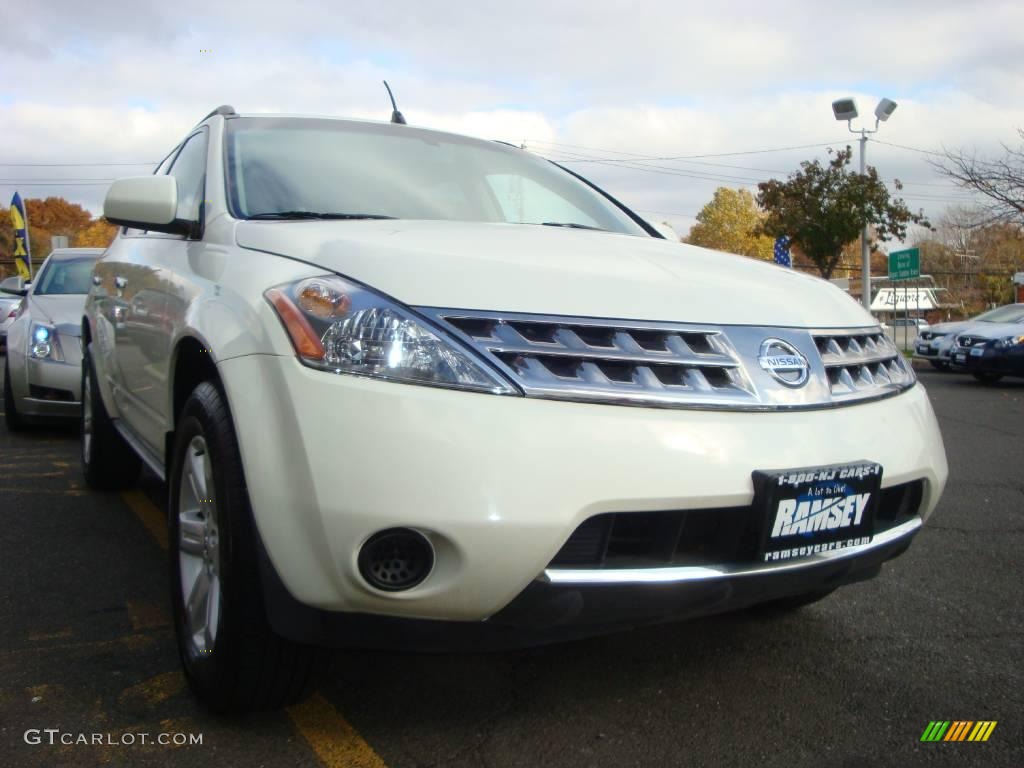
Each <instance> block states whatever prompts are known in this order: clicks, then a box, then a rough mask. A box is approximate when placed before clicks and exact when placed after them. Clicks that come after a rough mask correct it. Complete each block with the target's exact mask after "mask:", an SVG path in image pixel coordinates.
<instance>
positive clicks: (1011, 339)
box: [994, 335, 1024, 349]
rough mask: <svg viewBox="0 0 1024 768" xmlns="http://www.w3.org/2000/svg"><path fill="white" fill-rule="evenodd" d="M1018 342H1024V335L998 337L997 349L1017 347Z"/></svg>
mask: <svg viewBox="0 0 1024 768" xmlns="http://www.w3.org/2000/svg"><path fill="white" fill-rule="evenodd" d="M1018 344H1024V335H1021V336H1005V337H1004V338H1002V339H997V340H996V343H995V344H994V346H995V348H996V349H1009V348H1010V347H1015V346H1017V345H1018Z"/></svg>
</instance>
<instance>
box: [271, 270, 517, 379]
mask: <svg viewBox="0 0 1024 768" xmlns="http://www.w3.org/2000/svg"><path fill="white" fill-rule="evenodd" d="M264 296H265V297H266V299H267V301H269V302H270V305H271V306H272V307H273V308H274V309H275V311H276V312H277V315H278V317H280V319H281V322H282V323H283V324H284V327H285V330H286V331H287V332H288V335H289V337H290V338H291V341H292V345H293V346H294V347H295V352H296V355H297V356H298V358H299V360H300V361H301V362H302V363H303V364H304V365H308V366H309V367H311V368H317V369H319V370H322V371H329V372H332V373H340V374H345V373H347V374H354V375H357V376H368V377H371V378H377V379H386V380H389V381H398V382H404V383H406V384H425V385H428V386H435V387H450V388H454V389H467V390H473V391H477V392H490V393H493V394H499V395H511V394H518V390H517V389H516V388H515V387H514V386H512V384H510V383H509V382H508V381H506V380H505V379H504V378H503V377H502V376H501V374H500V373H498V372H497V371H494V370H492V369H491V368H490V367H489V366H488V365H487V363H485V362H483V361H481V360H478V359H476V357H475V355H474V354H473V353H472V352H471V351H470V350H468V349H466V348H464V347H462V346H461V345H460V343H459V342H457V341H455V340H454V339H452V338H450V337H448V336H447V335H446V334H445V333H444V332H443V331H441V330H440V329H438V328H435V327H433V326H431V325H430V324H429V323H428V322H427V321H425V320H424V319H423V318H421V317H419V316H418V315H416V314H414V313H413V312H412V311H411V310H409V309H408V308H406V307H404V306H402V305H400V304H398V303H397V302H394V301H391V300H389V299H386V298H384V297H383V296H380V295H378V294H376V293H374V292H373V291H370V290H369V289H367V288H364V287H363V286H360V285H356V284H355V283H351V282H349V281H347V280H343V279H342V278H340V277H337V276H334V275H327V276H323V277H313V278H308V279H304V280H300V281H298V282H295V283H289V284H286V285H279V286H277V287H274V288H271V289H270V290H268V291H266V292H265V293H264Z"/></svg>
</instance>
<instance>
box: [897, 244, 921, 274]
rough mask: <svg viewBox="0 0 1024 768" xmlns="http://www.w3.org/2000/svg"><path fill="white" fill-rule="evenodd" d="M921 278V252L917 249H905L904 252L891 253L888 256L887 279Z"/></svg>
mask: <svg viewBox="0 0 1024 768" xmlns="http://www.w3.org/2000/svg"><path fill="white" fill-rule="evenodd" d="M920 276H921V251H920V249H918V248H907V249H906V250H905V251H893V252H892V253H890V254H889V279H890V280H910V279H911V278H914V277H920Z"/></svg>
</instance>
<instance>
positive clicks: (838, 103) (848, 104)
mask: <svg viewBox="0 0 1024 768" xmlns="http://www.w3.org/2000/svg"><path fill="white" fill-rule="evenodd" d="M832 114H834V115H835V116H836V120H840V121H843V120H853V119H854V118H855V117H857V102H856V101H854V100H853V98H852V97H851V98H849V99H836V100H835V101H833V102H832Z"/></svg>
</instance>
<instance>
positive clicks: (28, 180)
mask: <svg viewBox="0 0 1024 768" xmlns="http://www.w3.org/2000/svg"><path fill="white" fill-rule="evenodd" d="M76 181H90V182H92V181H96V182H101V181H102V182H107V183H110V182H112V181H114V179H89V178H77V179H76V178H54V177H52V176H51V177H47V176H36V177H34V178H24V179H0V184H22V183H24V184H31V183H34V182H53V183H54V184H66V183H70V182H76Z"/></svg>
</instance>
